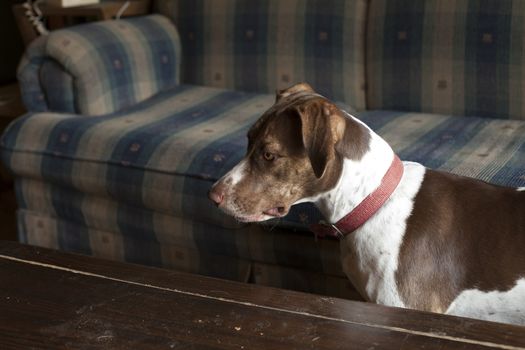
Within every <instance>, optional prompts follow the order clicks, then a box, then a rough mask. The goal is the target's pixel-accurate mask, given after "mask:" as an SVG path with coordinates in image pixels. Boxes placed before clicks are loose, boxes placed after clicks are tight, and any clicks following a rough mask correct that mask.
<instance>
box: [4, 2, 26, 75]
mask: <svg viewBox="0 0 525 350" xmlns="http://www.w3.org/2000/svg"><path fill="white" fill-rule="evenodd" d="M21 2H22V1H19V0H0V38H1V40H0V85H5V84H8V83H12V82H14V81H16V67H17V65H18V62H19V61H20V57H21V56H22V52H23V50H24V44H23V42H22V38H21V37H20V33H19V32H18V27H17V26H16V23H15V18H14V16H13V12H12V11H11V6H12V5H13V4H15V3H21Z"/></svg>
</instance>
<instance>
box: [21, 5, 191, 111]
mask: <svg viewBox="0 0 525 350" xmlns="http://www.w3.org/2000/svg"><path fill="white" fill-rule="evenodd" d="M180 51H181V49H180V40H179V35H178V33H177V30H176V29H175V27H174V25H173V24H172V23H171V21H170V20H169V19H167V18H166V17H163V16H161V15H149V16H142V17H136V18H131V19H123V20H114V21H105V22H96V23H89V24H84V25H79V26H75V27H70V28H67V29H62V30H57V31H54V32H51V33H50V34H49V35H48V36H45V37H41V38H39V39H38V40H35V42H33V43H32V44H31V45H30V47H29V48H28V50H27V51H26V53H25V55H24V57H23V59H22V61H21V63H20V65H19V68H18V79H19V81H20V86H21V89H22V95H23V99H24V103H25V104H26V106H27V108H28V109H29V110H30V111H47V110H48V111H61V112H75V113H80V114H84V115H102V114H107V113H112V112H115V111H117V110H120V109H123V108H126V107H129V106H131V105H134V104H136V103H138V102H140V101H143V100H145V99H147V98H149V97H151V96H152V95H154V94H156V93H158V92H160V91H163V90H165V89H167V88H169V87H171V86H174V85H176V84H178V82H179V66H180V57H181V52H180ZM71 90H73V91H71Z"/></svg>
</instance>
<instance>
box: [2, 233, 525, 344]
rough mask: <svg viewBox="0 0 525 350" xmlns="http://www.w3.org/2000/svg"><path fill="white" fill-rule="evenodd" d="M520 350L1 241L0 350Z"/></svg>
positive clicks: (437, 321) (434, 320)
mask: <svg viewBox="0 0 525 350" xmlns="http://www.w3.org/2000/svg"><path fill="white" fill-rule="evenodd" d="M33 347H34V348H97V347H98V348H104V349H107V348H111V349H153V348H155V349H272V350H273V349H310V348H313V349H423V348H424V349H478V348H479V349H489V348H494V349H524V348H525V327H518V326H511V325H503V324H497V323H489V322H482V321H476V320H470V319H464V318H458V317H448V316H441V315H435V314H431V313H423V312H417V311H411V310H402V309H396V308H387V307H383V306H378V305H373V304H369V303H362V302H352V301H347V300H341V299H335V298H328V297H321V296H315V295H310V294H305V293H297V292H291V291H285V290H280V289H275V288H267V287H262V286H255V285H248V284H241V283H235V282H229V281H224V280H218V279H212V278H205V277H202V276H196V275H189V274H184V273H179V272H174V271H170V270H164V269H156V268H149V267H144V266H138V265H131V264H124V263H117V262H109V261H104V260H100V259H95V258H90V257H84V256H79V255H72V254H64V253H60V252H56V251H52V250H48V249H41V248H34V247H30V246H25V245H20V244H18V243H14V242H0V348H1V349H28V348H33Z"/></svg>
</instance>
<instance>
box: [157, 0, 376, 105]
mask: <svg viewBox="0 0 525 350" xmlns="http://www.w3.org/2000/svg"><path fill="white" fill-rule="evenodd" d="M155 4H156V10H157V12H159V13H161V14H164V15H166V16H168V17H170V18H172V19H173V21H174V23H175V25H176V26H177V29H178V30H179V32H180V35H181V42H182V47H183V48H184V50H183V63H182V69H181V71H182V74H183V75H182V80H183V82H185V83H188V84H197V85H206V86H215V87H221V88H228V89H236V90H244V91H254V92H261V93H273V92H274V90H275V89H276V88H280V89H281V88H284V87H288V86H289V85H291V84H292V83H294V82H299V81H308V82H309V83H311V84H312V86H315V87H316V90H317V91H319V92H320V93H322V94H324V95H325V96H328V97H330V98H332V99H334V100H338V101H344V102H346V103H347V104H349V105H351V106H353V107H354V108H357V109H364V108H365V91H364V87H365V86H364V83H365V74H364V71H365V69H364V49H365V48H364V35H365V17H366V8H367V3H366V1H362V0H329V1H319V0H307V1H297V0H250V1H245V0H202V1H194V0H157V1H156V2H155Z"/></svg>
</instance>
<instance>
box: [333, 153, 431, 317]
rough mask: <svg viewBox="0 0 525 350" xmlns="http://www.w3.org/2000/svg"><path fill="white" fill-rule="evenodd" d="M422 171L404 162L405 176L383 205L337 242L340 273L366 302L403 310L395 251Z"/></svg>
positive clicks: (420, 167) (400, 242) (421, 179)
mask: <svg viewBox="0 0 525 350" xmlns="http://www.w3.org/2000/svg"><path fill="white" fill-rule="evenodd" d="M424 173H425V168H424V167H423V166H421V165H420V164H416V163H409V162H406V163H405V174H404V175H403V179H402V180H401V183H400V184H399V186H398V188H397V189H396V191H395V192H394V194H393V195H392V196H391V197H390V199H389V200H388V201H387V202H386V203H385V205H384V206H383V207H382V208H381V210H379V211H378V212H377V213H376V214H375V215H374V216H373V217H372V218H371V219H370V220H369V221H368V222H367V223H366V224H365V225H363V226H362V227H361V228H360V229H358V230H357V231H356V232H354V233H352V234H350V235H348V236H347V237H346V238H345V239H344V240H342V241H341V259H342V264H343V270H344V272H345V273H346V275H347V276H348V278H349V279H350V280H351V281H352V283H353V284H354V286H355V287H356V288H357V289H358V291H359V292H360V293H361V295H363V296H364V297H366V298H367V299H368V300H370V301H373V302H376V303H380V304H384V305H390V306H398V307H405V305H404V303H403V301H402V300H401V297H400V295H399V292H398V287H397V284H396V278H395V274H396V270H397V266H398V256H399V250H400V248H401V245H402V242H403V236H404V233H405V229H406V222H407V219H408V217H409V216H410V213H411V211H412V208H413V203H414V197H415V195H416V193H417V191H418V190H419V188H420V186H421V182H422V181H423V177H424Z"/></svg>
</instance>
